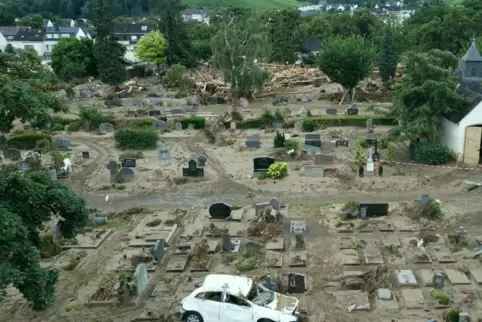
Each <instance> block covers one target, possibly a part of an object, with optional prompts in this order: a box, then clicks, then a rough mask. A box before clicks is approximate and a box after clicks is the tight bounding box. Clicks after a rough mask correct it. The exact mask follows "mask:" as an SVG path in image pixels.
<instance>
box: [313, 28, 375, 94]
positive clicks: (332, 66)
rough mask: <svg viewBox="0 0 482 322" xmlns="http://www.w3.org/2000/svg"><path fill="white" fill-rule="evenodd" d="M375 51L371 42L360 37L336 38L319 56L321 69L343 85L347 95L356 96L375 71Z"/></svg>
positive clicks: (328, 43)
mask: <svg viewBox="0 0 482 322" xmlns="http://www.w3.org/2000/svg"><path fill="white" fill-rule="evenodd" d="M375 56H376V54H375V50H374V48H373V46H372V45H371V43H370V42H368V41H366V40H365V39H364V38H362V37H360V36H352V37H348V38H341V37H335V38H332V39H331V40H329V41H328V42H327V43H326V44H325V45H324V47H323V51H322V53H321V54H320V56H319V61H318V63H319V67H320V69H321V70H322V71H323V72H324V73H325V74H326V75H328V77H330V78H331V79H332V80H333V81H335V82H337V83H339V84H340V85H342V86H343V87H344V88H345V89H346V90H347V91H346V93H345V95H344V96H343V98H342V100H341V101H340V104H341V103H342V102H343V100H344V98H345V96H346V94H347V93H349V92H351V93H352V101H353V99H354V96H355V87H356V86H357V85H358V83H359V82H360V81H361V80H363V79H364V78H365V77H366V76H367V75H368V73H370V71H371V70H372V69H373V65H374V62H375Z"/></svg>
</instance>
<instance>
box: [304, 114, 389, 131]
mask: <svg viewBox="0 0 482 322" xmlns="http://www.w3.org/2000/svg"><path fill="white" fill-rule="evenodd" d="M368 119H372V120H373V122H374V123H375V125H394V124H397V121H396V120H395V119H394V118H391V117H387V116H385V115H344V116H339V117H338V116H321V117H309V118H305V119H304V120H303V123H304V122H305V121H307V120H313V121H314V122H315V124H316V125H315V129H316V128H319V127H330V126H361V127H366V125H367V123H366V122H367V120H368Z"/></svg>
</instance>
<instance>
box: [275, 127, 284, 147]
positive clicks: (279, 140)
mask: <svg viewBox="0 0 482 322" xmlns="http://www.w3.org/2000/svg"><path fill="white" fill-rule="evenodd" d="M285 141H286V139H285V135H284V134H280V133H279V132H278V131H276V136H275V137H274V142H273V144H274V147H275V148H283V147H284V146H285Z"/></svg>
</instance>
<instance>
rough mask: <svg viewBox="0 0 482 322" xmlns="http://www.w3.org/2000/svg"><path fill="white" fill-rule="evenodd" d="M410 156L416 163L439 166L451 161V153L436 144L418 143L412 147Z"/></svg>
mask: <svg viewBox="0 0 482 322" xmlns="http://www.w3.org/2000/svg"><path fill="white" fill-rule="evenodd" d="M410 156H411V158H412V160H414V161H415V162H419V163H423V164H430V165H437V164H445V163H447V162H448V161H449V160H450V159H451V155H450V151H449V150H448V149H447V148H446V147H444V146H443V145H440V144H438V143H434V142H417V143H414V144H412V145H411V146H410Z"/></svg>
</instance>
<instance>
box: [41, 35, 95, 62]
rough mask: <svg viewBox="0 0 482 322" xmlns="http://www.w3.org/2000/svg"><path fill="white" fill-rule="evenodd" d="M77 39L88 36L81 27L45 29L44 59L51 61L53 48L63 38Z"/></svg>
mask: <svg viewBox="0 0 482 322" xmlns="http://www.w3.org/2000/svg"><path fill="white" fill-rule="evenodd" d="M72 37H75V38H77V39H81V38H85V37H87V35H86V34H85V32H84V31H83V30H82V28H79V27H52V28H46V29H45V36H44V39H43V45H44V48H43V58H44V60H45V61H50V54H51V53H52V48H53V47H54V46H55V45H56V44H57V43H58V42H59V40H60V39H62V38H72Z"/></svg>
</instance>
